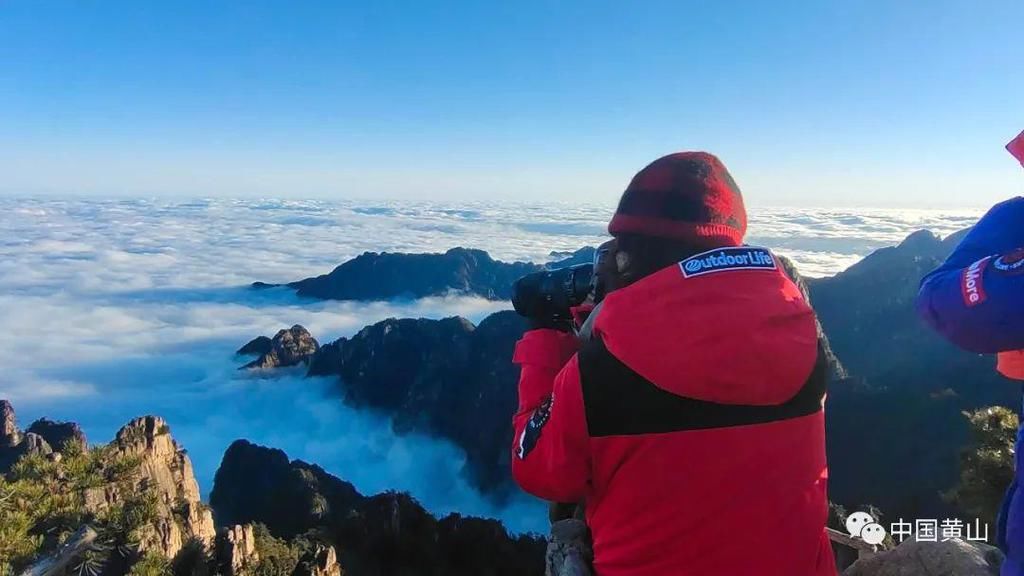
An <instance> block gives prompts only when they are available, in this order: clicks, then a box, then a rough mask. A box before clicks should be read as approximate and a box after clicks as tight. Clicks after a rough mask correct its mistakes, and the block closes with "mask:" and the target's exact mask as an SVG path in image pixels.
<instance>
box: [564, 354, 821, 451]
mask: <svg viewBox="0 0 1024 576" xmlns="http://www.w3.org/2000/svg"><path fill="white" fill-rule="evenodd" d="M579 365H580V381H581V384H582V387H583V404H584V407H585V410H586V416H587V429H588V431H589V433H590V436H591V437H600V436H623V435H636V434H658V433H665V432H679V431H684V430H705V429H709V428H726V427H730V426H745V425H750V424H765V423H768V422H777V421H779V420H788V419H791V418H799V417H801V416H807V415H809V414H813V413H815V412H817V411H818V410H821V409H822V407H821V401H822V398H824V396H825V388H826V383H827V380H828V361H827V359H826V357H825V354H824V352H823V350H822V345H821V342H818V359H817V361H816V362H815V364H814V369H813V370H812V371H811V375H810V377H809V378H808V379H807V381H806V382H805V383H804V385H803V387H801V388H800V390H799V391H798V392H797V393H796V395H795V396H793V397H792V398H791V399H789V400H788V401H786V402H785V403H783V404H779V405H776V406H747V405H737V404H718V403H715V402H707V401H704V400H696V399H693V398H685V397H682V396H677V395H675V394H672V393H671V392H668V391H666V390H662V389H661V388H659V387H657V386H655V385H654V384H652V383H651V382H650V381H648V380H647V379H645V378H644V377H643V376H641V375H639V374H637V373H636V372H634V371H633V370H632V369H631V368H630V367H628V366H626V365H625V364H623V363H622V361H620V360H619V359H618V358H616V357H615V356H614V355H612V353H611V352H609V351H608V348H606V347H605V345H604V342H603V341H602V340H601V339H599V338H594V339H591V340H589V341H587V342H586V343H585V344H584V345H583V347H582V349H581V350H580V352H579Z"/></svg>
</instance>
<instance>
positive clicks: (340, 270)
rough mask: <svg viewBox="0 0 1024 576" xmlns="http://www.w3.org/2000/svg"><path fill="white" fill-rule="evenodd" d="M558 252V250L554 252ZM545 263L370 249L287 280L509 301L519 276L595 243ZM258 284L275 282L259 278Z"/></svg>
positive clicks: (355, 290) (319, 294) (464, 252)
mask: <svg viewBox="0 0 1024 576" xmlns="http://www.w3.org/2000/svg"><path fill="white" fill-rule="evenodd" d="M552 256H556V254H552ZM557 256H561V257H562V258H560V259H559V260H557V261H554V262H550V263H548V264H546V265H544V266H541V265H539V264H533V263H526V262H513V263H506V262H500V261H498V260H495V259H493V258H491V256H490V255H489V254H488V253H487V252H484V251H482V250H471V249H468V248H452V249H451V250H448V251H447V252H445V253H443V254H403V253H387V252H384V253H376V252H366V253H364V254H362V255H360V256H357V257H355V258H353V259H352V260H349V261H347V262H345V263H343V264H341V265H340V266H338V267H337V268H335V269H334V270H333V271H331V272H330V273H329V274H324V275H321V276H317V277H314V278H306V279H305V280H299V281H297V282H291V283H289V284H287V286H288V287H290V288H294V289H295V290H296V291H297V293H298V294H299V296H308V297H312V298H320V299H328V300H389V299H393V298H423V297H425V296H439V295H444V294H449V293H458V294H467V295H475V296H481V297H483V298H488V299H491V300H506V299H508V298H510V297H511V296H512V284H513V283H514V282H515V281H516V280H517V279H518V278H520V277H521V276H524V275H526V274H529V273H530V272H535V271H537V270H541V269H542V268H544V267H549V268H559V267H562V266H570V265H574V264H581V263H587V262H590V261H592V260H593V257H594V249H593V248H589V247H588V248H581V249H580V250H577V251H576V252H574V253H572V254H569V255H564V254H558V255H557ZM253 286H254V287H257V288H263V287H268V286H271V285H269V284H263V283H260V282H257V283H254V284H253Z"/></svg>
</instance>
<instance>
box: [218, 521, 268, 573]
mask: <svg viewBox="0 0 1024 576" xmlns="http://www.w3.org/2000/svg"><path fill="white" fill-rule="evenodd" d="M216 550H217V566H218V567H219V568H220V573H221V574H223V575H224V576H240V575H241V574H244V573H245V572H246V571H248V570H251V569H253V568H255V567H256V565H257V564H258V563H259V561H260V555H259V552H257V551H256V533H255V531H254V530H253V527H252V525H251V524H245V525H238V524H236V525H234V526H231V527H230V528H224V529H223V530H221V532H220V533H219V534H217V546H216Z"/></svg>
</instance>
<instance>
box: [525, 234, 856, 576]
mask: <svg viewBox="0 0 1024 576" xmlns="http://www.w3.org/2000/svg"><path fill="white" fill-rule="evenodd" d="M744 251H746V252H744ZM709 256H711V258H710V259H709V258H708V257H709ZM695 259H696V260H697V261H696V262H693V260H695ZM745 263H753V264H757V265H756V266H743V265H741V264H745ZM515 361H516V362H517V363H518V364H520V365H521V366H522V374H521V379H520V383H519V410H518V412H517V413H516V415H515V417H514V425H515V442H514V446H513V466H512V470H513V473H514V475H515V478H516V480H517V481H518V482H519V484H520V486H522V488H523V489H524V490H526V491H527V492H530V493H532V494H534V495H536V496H538V497H540V498H543V499H545V500H550V501H556V502H585V505H586V513H587V523H588V524H589V526H590V528H591V530H592V532H593V538H594V555H595V561H594V568H595V570H596V572H597V574H598V575H599V576H665V575H694V576H812V575H813V576H819V575H828V576H834V575H835V573H836V569H835V566H834V563H833V558H832V550H831V546H830V544H829V541H828V537H827V536H826V533H825V522H826V518H827V514H828V498H827V495H826V484H827V479H828V467H827V464H826V462H825V426H824V416H823V410H822V404H823V400H824V394H825V381H826V378H827V364H826V360H825V358H824V355H823V354H822V353H821V350H820V348H819V344H818V339H817V332H816V326H815V321H814V313H813V311H812V310H811V308H810V307H809V306H808V304H807V303H806V302H805V301H804V299H803V298H802V296H801V294H800V291H799V289H798V288H797V287H796V285H795V284H794V283H793V282H792V281H791V280H790V279H789V278H788V277H786V276H785V274H784V273H783V272H782V271H781V270H780V269H779V268H778V266H777V264H776V261H775V259H774V257H773V256H772V255H771V254H770V252H768V251H767V250H764V249H759V248H749V247H740V248H726V249H723V250H715V251H713V252H711V253H706V254H702V255H699V256H695V257H694V258H691V259H690V260H687V261H684V262H682V263H680V265H678V266H671V267H669V268H666V269H664V270H661V271H659V272H657V273H655V274H653V275H651V276H649V277H647V278H644V279H643V280H641V281H639V282H637V283H635V284H633V285H631V286H629V287H627V288H624V289H621V290H617V291H615V292H613V293H611V294H609V295H608V297H607V298H606V299H605V301H604V304H603V305H602V309H601V310H600V312H599V315H598V317H597V318H596V321H595V323H594V336H593V338H592V339H591V340H589V341H587V342H586V343H584V344H583V345H582V346H580V345H579V344H578V342H577V340H576V338H575V337H573V336H572V335H569V334H565V333H562V332H558V331H554V330H534V331H530V332H528V333H527V334H526V335H525V336H524V337H523V339H522V340H521V341H520V342H519V344H518V345H517V347H516V352H515Z"/></svg>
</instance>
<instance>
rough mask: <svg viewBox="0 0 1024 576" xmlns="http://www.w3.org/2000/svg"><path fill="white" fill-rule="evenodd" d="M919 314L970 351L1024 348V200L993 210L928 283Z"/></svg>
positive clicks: (923, 285)
mask: <svg viewBox="0 0 1024 576" xmlns="http://www.w3.org/2000/svg"><path fill="white" fill-rule="evenodd" d="M917 310H918V313H919V314H920V315H921V317H922V318H923V319H924V320H925V321H926V322H927V323H928V324H929V325H930V326H931V327H932V328H934V329H935V330H936V331H937V332H939V333H940V334H942V335H943V336H945V337H946V338H947V339H949V340H950V341H951V342H953V343H954V344H956V345H957V346H960V347H961V348H964V349H966V350H970V351H972V352H978V353H995V352H1003V351H1007V350H1018V349H1022V348H1024V198H1015V199H1013V200H1008V201H1006V202H1003V203H1001V204H998V205H997V206H995V207H994V208H992V210H990V211H989V212H988V214H986V215H985V216H984V217H983V218H982V219H981V220H980V221H979V222H978V223H977V225H975V226H974V228H973V229H972V230H971V231H970V233H968V235H967V236H966V237H965V238H964V239H963V241H962V242H961V243H960V245H959V246H957V247H956V249H955V250H954V251H953V253H952V254H951V255H950V257H949V258H948V259H947V260H946V262H945V263H944V264H943V265H942V266H940V267H939V268H938V269H936V270H935V271H933V272H932V273H931V274H929V275H928V276H926V277H925V278H924V280H922V282H921V290H920V293H919V294H918V296H917Z"/></svg>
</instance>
